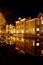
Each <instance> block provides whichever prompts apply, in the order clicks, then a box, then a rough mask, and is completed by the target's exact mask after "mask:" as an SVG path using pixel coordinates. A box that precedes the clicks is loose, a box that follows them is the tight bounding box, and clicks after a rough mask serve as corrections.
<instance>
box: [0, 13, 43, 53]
mask: <svg viewBox="0 0 43 65" xmlns="http://www.w3.org/2000/svg"><path fill="white" fill-rule="evenodd" d="M15 23H16V25H15V26H14V25H12V24H9V25H8V24H6V22H5V23H4V24H2V25H0V38H1V34H2V36H3V37H4V41H5V42H6V44H10V45H11V44H16V49H17V50H19V51H20V52H23V53H25V52H29V51H30V52H31V53H36V52H37V54H40V52H41V54H43V14H41V13H39V15H38V16H37V17H36V18H33V19H31V17H28V18H21V17H19V18H18V20H17V21H15ZM2 27H3V28H2ZM3 30H4V31H3ZM1 31H2V32H3V33H2V32H1ZM3 37H2V38H3ZM2 42H3V41H2ZM39 47H40V48H39ZM35 49H36V50H37V51H36V52H35Z"/></svg>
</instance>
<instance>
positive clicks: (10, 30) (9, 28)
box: [6, 24, 16, 45]
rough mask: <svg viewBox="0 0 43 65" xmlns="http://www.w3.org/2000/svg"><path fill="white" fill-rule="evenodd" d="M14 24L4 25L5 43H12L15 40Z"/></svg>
mask: <svg viewBox="0 0 43 65" xmlns="http://www.w3.org/2000/svg"><path fill="white" fill-rule="evenodd" d="M15 33H16V31H15V26H13V25H12V24H10V25H6V43H7V44H10V45H11V44H14V42H15Z"/></svg>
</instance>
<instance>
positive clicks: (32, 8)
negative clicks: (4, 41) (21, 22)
mask: <svg viewBox="0 0 43 65" xmlns="http://www.w3.org/2000/svg"><path fill="white" fill-rule="evenodd" d="M0 11H1V12H2V13H3V15H4V16H5V18H6V20H7V22H8V23H12V24H13V23H14V21H15V20H17V19H18V17H22V18H23V17H29V16H31V17H32V18H35V17H37V15H38V14H39V13H40V12H41V13H43V2H42V1H35V0H34V1H33V0H29V2H28V1H25V0H24V1H16V0H11V1H9V0H6V1H2V0H1V2H0Z"/></svg>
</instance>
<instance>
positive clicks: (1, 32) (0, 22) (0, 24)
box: [0, 12, 6, 42]
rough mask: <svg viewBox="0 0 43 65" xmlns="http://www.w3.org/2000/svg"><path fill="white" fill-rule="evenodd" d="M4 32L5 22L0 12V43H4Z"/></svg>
mask: <svg viewBox="0 0 43 65" xmlns="http://www.w3.org/2000/svg"><path fill="white" fill-rule="evenodd" d="M5 32H6V20H5V18H4V16H3V14H2V13H1V12H0V41H1V42H4V41H5ZM3 40H4V41H3Z"/></svg>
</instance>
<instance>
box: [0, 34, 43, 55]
mask: <svg viewBox="0 0 43 65" xmlns="http://www.w3.org/2000/svg"><path fill="white" fill-rule="evenodd" d="M0 42H1V43H4V42H5V43H6V44H9V45H13V44H16V47H15V49H17V50H18V52H20V53H24V54H25V53H31V54H33V55H35V54H38V55H39V53H40V54H43V40H41V39H36V38H33V39H32V38H24V36H23V35H21V36H20V35H19V37H18V36H15V35H9V34H6V35H4V36H3V35H0Z"/></svg>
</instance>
